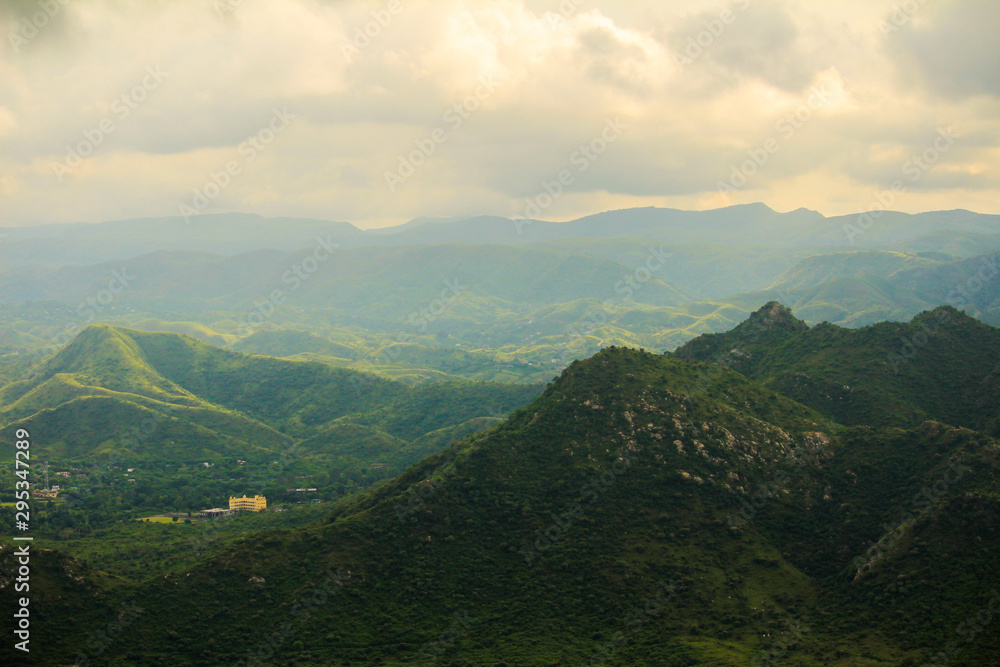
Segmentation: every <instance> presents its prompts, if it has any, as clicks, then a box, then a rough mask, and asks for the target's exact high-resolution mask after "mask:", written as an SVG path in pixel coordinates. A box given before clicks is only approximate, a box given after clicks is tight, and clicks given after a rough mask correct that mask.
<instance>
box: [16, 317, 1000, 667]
mask: <svg viewBox="0 0 1000 667" xmlns="http://www.w3.org/2000/svg"><path fill="white" fill-rule="evenodd" d="M754 319H755V321H754V322H752V323H748V325H747V327H746V330H749V329H750V328H757V329H760V330H762V333H761V337H762V338H767V339H768V340H770V341H774V342H776V341H780V340H782V339H785V340H788V341H792V340H795V339H796V338H797V337H800V336H804V335H807V334H809V333H810V332H811V331H813V329H809V330H804V329H803V327H802V325H801V323H798V322H796V321H795V320H794V319H792V318H791V317H790V316H789V314H788V313H785V312H783V311H781V310H780V309H779V308H777V307H775V306H770V307H769V309H768V311H766V312H763V313H759V314H758V315H757V316H756V317H755V318H754ZM979 326H982V325H979ZM966 349H968V347H967V343H963V347H961V348H959V350H966ZM956 353H957V351H956ZM830 363H831V364H833V365H836V364H840V365H841V366H844V367H846V366H849V365H852V364H854V363H855V360H854V358H844V357H837V356H833V357H831V358H830ZM844 372H846V368H845V369H844ZM974 383H975V382H974V380H967V381H966V384H967V385H972V384H974ZM944 390H945V391H947V388H945V389H944ZM939 393H940V392H939ZM998 451H1000V446H998V443H997V441H996V440H994V439H992V438H990V437H988V436H985V435H983V434H980V433H977V432H975V431H970V430H967V429H962V428H956V427H953V426H948V425H945V424H942V423H939V422H936V421H926V422H924V423H922V424H920V425H918V426H917V427H915V428H910V429H905V428H873V427H870V426H857V427H850V428H848V427H844V426H840V425H838V424H835V423H832V422H830V421H829V420H827V419H826V418H824V417H823V416H822V415H821V414H819V413H818V412H816V411H814V410H812V409H810V408H808V407H805V406H803V405H801V404H799V403H796V402H794V401H792V400H790V399H789V398H786V397H784V396H782V395H780V394H778V393H775V392H774V391H772V390H771V389H769V388H767V387H765V386H763V385H761V384H759V383H757V382H754V381H752V380H750V379H748V378H746V377H744V376H742V375H740V374H738V373H736V372H734V371H731V370H727V369H726V368H724V367H722V366H720V365H718V364H709V363H703V362H696V361H689V360H686V359H678V358H674V357H669V356H663V355H654V354H650V353H646V352H641V351H638V350H628V349H621V348H614V349H610V348H609V349H607V350H604V351H602V352H601V353H599V354H597V355H595V356H594V357H592V358H589V359H587V360H585V361H578V362H575V363H573V364H571V365H570V366H569V367H568V368H567V369H566V370H565V371H564V372H563V373H562V375H561V376H560V377H559V379H558V380H557V381H556V382H555V383H553V384H552V385H551V386H550V387H549V388H548V389H547V390H546V391H545V392H544V393H543V394H542V395H541V396H539V397H538V398H537V399H535V401H533V402H532V403H531V404H530V405H528V406H526V407H524V408H522V409H520V410H517V411H515V412H514V413H513V414H512V415H511V416H510V417H509V418H508V419H507V420H506V421H504V422H503V423H502V424H499V425H497V426H495V427H494V428H493V429H491V430H489V431H486V432H481V433H478V434H476V435H473V436H471V437H470V438H468V439H467V440H465V441H463V442H462V443H461V444H459V445H457V446H454V447H452V448H449V449H448V450H446V451H444V452H441V453H438V454H436V455H433V456H431V457H430V458H428V459H426V460H424V461H422V462H420V463H419V464H417V465H415V466H413V467H412V468H410V469H408V470H407V471H406V472H405V473H403V474H402V475H400V476H399V477H397V478H396V479H394V480H392V481H391V482H389V483H387V484H385V485H383V486H381V487H380V488H378V489H376V490H374V491H371V492H368V493H366V494H362V495H360V496H357V497H355V498H353V499H351V500H348V501H345V502H343V503H341V504H339V505H337V506H336V507H334V508H333V510H332V511H331V512H330V514H329V515H328V516H327V517H326V518H325V519H323V520H322V521H320V522H317V523H315V524H311V525H309V526H306V527H303V528H297V529H292V530H285V531H268V532H264V533H258V534H255V535H253V536H252V537H248V538H246V539H242V540H236V541H235V542H233V543H230V544H227V545H225V546H223V547H222V548H220V549H219V550H217V551H215V552H213V553H212V554H210V555H208V556H207V557H206V558H204V559H203V560H201V561H200V562H198V563H197V564H196V565H195V566H193V567H187V568H185V569H183V570H180V571H175V572H169V573H167V574H165V575H162V576H157V577H156V578H154V579H148V580H146V581H144V582H141V583H137V584H133V585H128V586H122V587H119V588H112V587H109V586H107V585H101V583H100V582H99V581H98V579H97V575H96V573H91V572H85V571H83V570H82V566H81V565H77V564H73V563H65V562H60V561H59V556H58V555H57V554H45V553H39V554H36V556H34V557H36V558H38V559H39V560H40V561H41V564H40V568H42V569H41V570H40V571H41V572H42V574H39V578H40V579H42V582H40V583H44V585H45V586H46V589H45V590H47V591H48V590H52V591H53V593H51V594H46V595H45V596H44V597H40V598H39V599H38V600H37V602H36V601H35V600H34V599H33V602H32V604H37V610H38V611H37V613H38V615H39V618H40V619H42V618H45V619H52V622H51V625H50V626H48V627H51V628H53V630H48V629H47V628H46V629H43V628H44V627H45V626H40V628H39V630H38V632H39V634H38V639H39V641H40V642H41V641H42V640H44V642H45V643H44V645H45V646H46V647H47V650H48V651H49V653H47V654H46V655H47V656H51V657H53V659H58V660H62V661H68V660H71V659H73V656H79V655H83V657H84V658H85V659H89V660H97V655H99V656H100V657H99V659H100V661H102V662H106V663H107V664H112V665H117V664H129V665H153V664H161V663H163V662H168V663H172V664H184V663H190V664H228V663H233V662H235V661H243V662H244V663H248V664H258V663H259V664H297V663H304V664H331V665H347V664H408V663H409V664H412V663H414V662H418V663H425V662H438V661H440V662H442V664H493V665H501V664H506V665H552V664H622V665H625V664H628V665H669V666H680V665H730V664H775V665H843V666H846V665H866V666H867V665H876V664H898V665H917V664H924V661H925V660H927V659H928V658H930V656H932V655H933V654H934V653H936V652H937V651H949V652H950V653H951V654H952V655H949V664H952V665H960V666H961V665H969V666H971V665H982V664H992V663H993V662H994V661H995V659H996V656H998V655H1000V639H998V638H997V635H996V634H995V633H991V632H983V631H982V629H983V628H984V627H985V625H986V624H987V623H988V622H987V621H985V620H984V621H982V622H977V621H973V622H974V623H975V625H969V621H967V619H970V618H973V619H974V618H975V617H976V614H977V612H979V611H980V610H982V609H988V606H989V604H990V599H991V595H993V593H992V592H991V591H992V589H994V588H996V587H997V586H998V585H1000V563H998V562H997V561H996V559H994V558H990V557H989V554H991V553H993V552H995V551H996V549H998V548H1000V499H998V496H997V494H996V489H997V488H998V487H997V483H998V478H997V472H998V468H1000V460H998V455H997V453H998ZM924 494H927V495H926V499H925V498H924ZM883 525H886V526H888V528H884V527H883ZM887 530H888V531H889V532H888V533H887ZM941 563H947V564H948V567H941ZM60 566H61V567H62V568H64V569H65V570H68V572H69V573H70V576H72V577H75V578H78V579H79V580H81V581H82V583H81V584H78V585H77V587H78V588H79V587H90V589H89V590H90V592H88V593H87V595H89V598H88V599H90V600H91V601H92V607H91V608H90V609H87V610H82V609H76V608H73V609H71V608H70V605H71V604H72V603H73V601H74V600H76V599H78V598H79V596H80V595H81V594H83V591H82V590H74V591H72V592H71V593H70V594H67V595H65V596H64V597H63V598H61V599H60V598H59V597H58V595H57V594H56V591H58V590H59V588H58V585H57V584H58V582H63V581H65V582H68V579H67V577H66V575H63V574H61V573H60V571H59V569H58V568H59V567H60ZM61 585H64V586H67V585H69V584H68V583H65V584H61ZM9 590H10V587H9V586H6V587H0V597H8V596H9V595H10V593H9V592H8V591H9ZM998 600H1000V598H998ZM123 605H127V608H128V609H133V610H135V613H134V614H131V615H130V617H129V618H128V623H127V624H125V625H126V627H123V628H121V632H120V633H119V632H116V633H115V636H114V637H113V641H111V642H104V643H99V644H97V645H98V646H99V647H100V653H99V654H96V650H97V649H93V648H89V647H88V648H81V647H87V646H88V645H87V643H86V641H85V639H86V637H87V636H88V633H92V632H93V629H94V628H96V627H98V625H99V624H106V623H107V618H109V617H112V618H113V617H114V616H115V615H116V613H118V612H117V610H119V609H121V608H122V606H123ZM33 613H34V610H33ZM70 617H71V618H72V619H74V620H75V622H76V625H69V624H68V623H67V622H66V621H65V620H63V619H67V618H70ZM961 623H965V625H964V626H962V625H959V624H961ZM956 628H964V629H965V632H962V631H961V630H959V631H956ZM56 632H58V633H60V634H56ZM34 636H35V635H33V637H34ZM966 638H968V639H969V641H968V642H966V641H965V639H966ZM3 650H4V651H7V652H9V651H10V650H11V649H10V648H9V646H7V647H5V648H4V649H3ZM76 660H77V661H79V657H77V658H76Z"/></svg>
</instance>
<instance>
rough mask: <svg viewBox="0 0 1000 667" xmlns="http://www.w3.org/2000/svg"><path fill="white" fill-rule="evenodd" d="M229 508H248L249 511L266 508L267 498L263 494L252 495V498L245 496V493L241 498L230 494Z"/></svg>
mask: <svg viewBox="0 0 1000 667" xmlns="http://www.w3.org/2000/svg"><path fill="white" fill-rule="evenodd" d="M229 509H231V510H250V511H251V512H259V511H260V510H262V509H267V498H265V497H264V496H254V497H253V498H247V497H246V495H244V496H243V497H242V498H237V497H236V496H231V497H230V498H229Z"/></svg>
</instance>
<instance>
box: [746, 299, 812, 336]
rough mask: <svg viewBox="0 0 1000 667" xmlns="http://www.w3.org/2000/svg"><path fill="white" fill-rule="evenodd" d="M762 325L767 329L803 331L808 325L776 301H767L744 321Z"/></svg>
mask: <svg viewBox="0 0 1000 667" xmlns="http://www.w3.org/2000/svg"><path fill="white" fill-rule="evenodd" d="M750 322H752V323H755V324H760V325H763V326H764V327H765V328H767V329H777V328H781V329H791V330H792V331H805V330H806V329H808V328H809V326H808V325H807V324H806V323H805V322H803V321H802V320H800V319H798V318H797V317H795V315H793V314H792V309H791V308H789V307H787V306H785V305H783V304H781V303H779V302H778V301H768V302H767V303H766V304H764V305H763V306H762V307H761V308H760V309H758V310H757V311H756V312H754V313H752V314H751V315H750V317H749V319H748V320H747V322H745V323H744V324H746V323H750Z"/></svg>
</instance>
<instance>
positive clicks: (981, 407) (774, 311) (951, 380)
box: [673, 302, 1000, 436]
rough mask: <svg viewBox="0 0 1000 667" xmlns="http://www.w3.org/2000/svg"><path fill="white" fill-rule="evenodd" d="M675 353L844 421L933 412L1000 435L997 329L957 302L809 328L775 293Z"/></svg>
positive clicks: (904, 418)
mask: <svg viewBox="0 0 1000 667" xmlns="http://www.w3.org/2000/svg"><path fill="white" fill-rule="evenodd" d="M673 356H674V357H676V358H678V359H689V360H692V361H713V362H717V363H722V364H725V365H726V366H728V367H729V368H732V369H733V370H736V371H739V372H740V373H742V374H744V375H745V376H747V377H748V378H751V379H753V380H755V381H757V382H760V383H762V384H763V385H764V386H767V387H770V388H772V389H774V390H775V391H778V392H780V393H782V394H783V395H785V396H788V397H790V398H793V399H795V400H796V401H799V402H800V403H803V404H804V405H808V406H810V407H812V408H813V409H815V410H818V411H819V412H821V413H823V414H825V415H826V416H827V417H829V418H831V419H833V420H835V421H837V422H839V423H843V424H851V425H861V424H868V425H873V426H886V427H889V426H892V427H904V428H912V427H915V426H917V425H919V424H920V423H922V422H923V421H926V420H935V421H940V422H945V423H949V424H953V425H955V426H962V427H966V428H972V429H976V430H981V431H984V432H986V433H990V434H992V435H994V436H998V435H1000V430H998V426H1000V421H998V418H997V415H998V414H1000V392H998V391H997V389H998V388H1000V384H998V380H1000V331H998V330H997V329H996V328H994V327H991V326H988V325H986V324H983V323H982V322H980V321H978V320H976V319H973V318H971V317H969V316H968V315H966V314H965V313H963V312H961V311H959V310H956V309H955V308H953V307H950V306H942V307H939V308H936V309H934V310H932V311H926V312H923V313H921V314H920V315H918V316H917V317H915V318H913V320H911V321H910V322H908V323H900V322H882V323H879V324H874V325H871V326H867V327H862V328H860V329H846V328H842V327H839V326H836V325H832V324H825V323H824V324H819V325H816V326H814V327H811V328H810V327H808V326H806V325H805V324H804V323H803V322H801V321H799V320H798V319H796V318H795V316H794V315H792V313H791V311H790V310H789V309H788V308H786V307H785V306H782V305H781V304H778V303H776V302H772V303H769V304H767V305H766V306H764V307H763V308H761V309H760V310H759V311H757V312H755V313H754V314H753V315H752V316H751V317H750V319H749V320H748V321H747V322H745V323H744V324H742V325H740V326H739V327H737V328H736V329H733V330H732V331H729V332H727V333H722V334H708V335H704V336H701V337H699V338H697V339H695V340H692V341H690V342H688V343H686V344H684V345H682V346H681V347H679V348H678V349H677V350H675V351H674V352H673Z"/></svg>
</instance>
